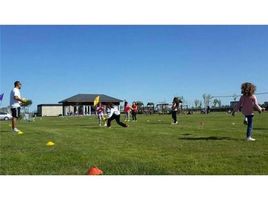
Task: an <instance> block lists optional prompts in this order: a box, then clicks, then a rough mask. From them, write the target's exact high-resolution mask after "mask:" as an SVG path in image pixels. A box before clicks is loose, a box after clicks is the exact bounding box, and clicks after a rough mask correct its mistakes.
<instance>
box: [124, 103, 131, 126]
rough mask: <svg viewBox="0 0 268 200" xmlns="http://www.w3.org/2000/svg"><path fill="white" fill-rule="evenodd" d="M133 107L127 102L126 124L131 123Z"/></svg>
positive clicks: (125, 107) (125, 109)
mask: <svg viewBox="0 0 268 200" xmlns="http://www.w3.org/2000/svg"><path fill="white" fill-rule="evenodd" d="M131 110H132V108H131V106H130V105H129V104H128V102H127V101H126V102H125V106H124V112H125V114H126V119H125V122H129V121H130V113H131Z"/></svg>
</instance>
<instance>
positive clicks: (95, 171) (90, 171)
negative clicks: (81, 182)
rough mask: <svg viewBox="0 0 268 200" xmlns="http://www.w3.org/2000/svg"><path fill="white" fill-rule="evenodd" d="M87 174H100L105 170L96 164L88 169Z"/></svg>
mask: <svg viewBox="0 0 268 200" xmlns="http://www.w3.org/2000/svg"><path fill="white" fill-rule="evenodd" d="M87 174H88V175H90V176H98V175H103V171H102V170H100V169H99V168H97V167H95V166H94V167H91V168H89V169H88V172H87Z"/></svg>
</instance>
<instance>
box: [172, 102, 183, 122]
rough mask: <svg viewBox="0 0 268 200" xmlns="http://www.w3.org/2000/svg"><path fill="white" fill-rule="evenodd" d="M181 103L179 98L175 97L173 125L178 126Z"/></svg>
mask: <svg viewBox="0 0 268 200" xmlns="http://www.w3.org/2000/svg"><path fill="white" fill-rule="evenodd" d="M180 103H181V101H180V100H179V98H178V97H175V98H174V99H173V103H172V112H171V114H172V119H173V123H172V124H178V120H177V112H178V110H179V105H180Z"/></svg>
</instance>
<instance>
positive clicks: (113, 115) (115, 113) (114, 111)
mask: <svg viewBox="0 0 268 200" xmlns="http://www.w3.org/2000/svg"><path fill="white" fill-rule="evenodd" d="M107 108H108V110H109V114H108V123H107V127H108V128H110V127H111V122H112V121H113V120H114V119H115V121H116V122H117V124H118V125H120V126H122V127H125V128H127V127H128V125H127V124H125V123H123V122H121V121H120V111H119V110H118V107H117V106H114V105H112V104H108V106H107Z"/></svg>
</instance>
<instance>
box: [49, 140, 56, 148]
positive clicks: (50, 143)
mask: <svg viewBox="0 0 268 200" xmlns="http://www.w3.org/2000/svg"><path fill="white" fill-rule="evenodd" d="M47 146H48V147H52V146H55V143H54V142H51V141H49V142H48V143H47Z"/></svg>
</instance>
